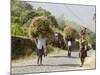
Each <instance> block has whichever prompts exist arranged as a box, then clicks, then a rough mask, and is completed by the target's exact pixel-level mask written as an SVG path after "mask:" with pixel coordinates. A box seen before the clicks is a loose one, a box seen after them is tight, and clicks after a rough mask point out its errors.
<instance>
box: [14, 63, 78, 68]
mask: <svg viewBox="0 0 100 75" xmlns="http://www.w3.org/2000/svg"><path fill="white" fill-rule="evenodd" d="M30 66H31V67H45V66H47V67H49V66H52V67H54V66H56V67H57V66H58V67H59V66H69V67H79V64H57V65H51V64H43V65H25V66H12V68H23V67H30Z"/></svg>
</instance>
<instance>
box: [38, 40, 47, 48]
mask: <svg viewBox="0 0 100 75" xmlns="http://www.w3.org/2000/svg"><path fill="white" fill-rule="evenodd" d="M46 41H47V38H38V41H37V48H38V49H42V47H44V48H46Z"/></svg>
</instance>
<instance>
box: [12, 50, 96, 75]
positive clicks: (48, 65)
mask: <svg viewBox="0 0 100 75" xmlns="http://www.w3.org/2000/svg"><path fill="white" fill-rule="evenodd" d="M66 54H67V52H63V53H62V54H60V55H59V56H57V55H56V56H52V55H49V56H47V57H45V58H44V59H43V65H42V66H38V65H37V64H36V59H33V60H25V61H23V62H21V63H12V74H21V75H22V74H24V73H37V72H52V71H53V72H54V71H69V70H82V69H84V68H83V67H80V60H79V57H78V52H72V56H71V57H68V56H67V55H66ZM93 54H95V50H90V51H88V57H87V58H90V57H91V56H92V55H93Z"/></svg>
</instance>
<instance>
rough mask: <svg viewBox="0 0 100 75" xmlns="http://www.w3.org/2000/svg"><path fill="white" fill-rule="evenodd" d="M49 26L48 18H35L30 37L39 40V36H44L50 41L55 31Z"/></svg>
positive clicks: (30, 29)
mask: <svg viewBox="0 0 100 75" xmlns="http://www.w3.org/2000/svg"><path fill="white" fill-rule="evenodd" d="M49 24H50V23H49V20H48V17H47V16H39V17H35V18H34V19H33V20H32V23H31V25H30V28H29V33H30V34H29V36H31V38H37V37H38V36H39V35H42V36H44V37H47V38H49V39H50V38H51V37H52V35H53V30H52V29H51V28H50V26H49Z"/></svg>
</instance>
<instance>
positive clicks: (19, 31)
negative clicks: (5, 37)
mask: <svg viewBox="0 0 100 75" xmlns="http://www.w3.org/2000/svg"><path fill="white" fill-rule="evenodd" d="M11 28H12V31H11V33H12V34H13V35H15V36H16V35H19V36H26V35H28V30H27V29H26V28H25V27H21V26H19V25H17V24H14V23H13V24H12V26H11Z"/></svg>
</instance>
